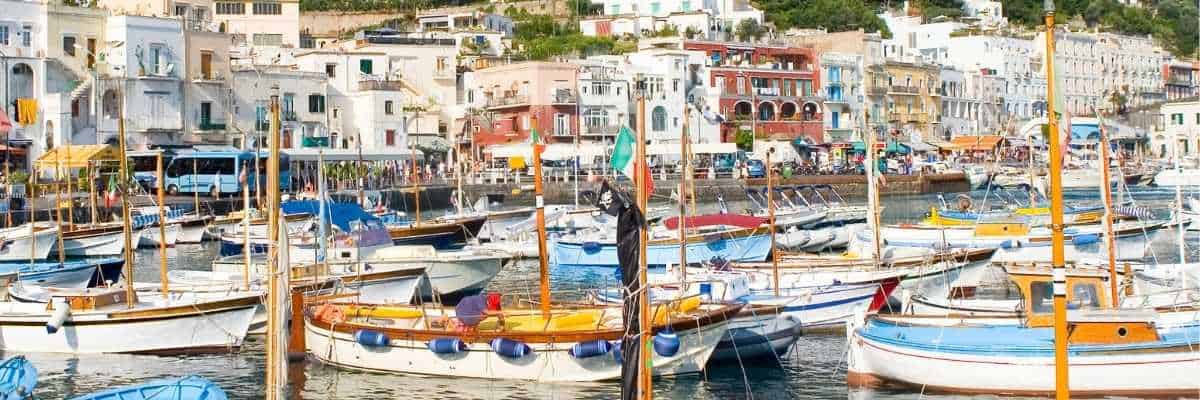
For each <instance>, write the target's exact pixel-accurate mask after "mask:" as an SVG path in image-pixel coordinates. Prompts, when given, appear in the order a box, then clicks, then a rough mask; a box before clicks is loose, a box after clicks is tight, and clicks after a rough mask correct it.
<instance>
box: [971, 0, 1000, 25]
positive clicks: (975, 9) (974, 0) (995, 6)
mask: <svg viewBox="0 0 1200 400" xmlns="http://www.w3.org/2000/svg"><path fill="white" fill-rule="evenodd" d="M963 15H964V16H965V17H968V18H970V19H974V20H975V21H978V24H979V25H981V26H983V27H994V28H999V27H1004V26H1007V25H1008V18H1005V17H1004V4H1003V3H1001V2H999V1H997V0H965V1H963Z"/></svg>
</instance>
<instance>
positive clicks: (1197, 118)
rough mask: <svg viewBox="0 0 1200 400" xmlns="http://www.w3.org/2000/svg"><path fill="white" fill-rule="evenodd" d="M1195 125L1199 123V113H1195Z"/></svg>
mask: <svg viewBox="0 0 1200 400" xmlns="http://www.w3.org/2000/svg"><path fill="white" fill-rule="evenodd" d="M1196 125H1200V113H1196Z"/></svg>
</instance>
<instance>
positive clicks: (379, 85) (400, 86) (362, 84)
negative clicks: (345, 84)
mask: <svg viewBox="0 0 1200 400" xmlns="http://www.w3.org/2000/svg"><path fill="white" fill-rule="evenodd" d="M358 90H362V91H366V90H391V91H400V90H404V83H402V82H401V81H376V80H362V81H358Z"/></svg>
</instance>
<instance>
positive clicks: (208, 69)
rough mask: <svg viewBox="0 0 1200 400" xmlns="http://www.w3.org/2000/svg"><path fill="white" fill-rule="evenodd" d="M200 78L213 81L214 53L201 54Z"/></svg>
mask: <svg viewBox="0 0 1200 400" xmlns="http://www.w3.org/2000/svg"><path fill="white" fill-rule="evenodd" d="M200 77H201V78H204V79H212V53H209V52H207V51H205V52H201V53H200Z"/></svg>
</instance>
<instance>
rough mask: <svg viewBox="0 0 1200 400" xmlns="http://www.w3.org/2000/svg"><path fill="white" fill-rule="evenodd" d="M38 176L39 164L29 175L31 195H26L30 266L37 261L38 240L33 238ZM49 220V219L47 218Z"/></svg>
mask: <svg viewBox="0 0 1200 400" xmlns="http://www.w3.org/2000/svg"><path fill="white" fill-rule="evenodd" d="M37 176H38V168H37V164H36V163H35V164H34V167H33V173H32V174H29V193H27V195H26V197H27V198H29V264H30V265H32V264H33V260H35V259H37V256H36V255H35V254H36V253H37V240H34V238H33V225H34V214H35V212H36V211H37V210H36V208H37V207H35V206H34V202H33V200H34V198H35V196H36V195H37ZM47 218H49V217H47Z"/></svg>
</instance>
